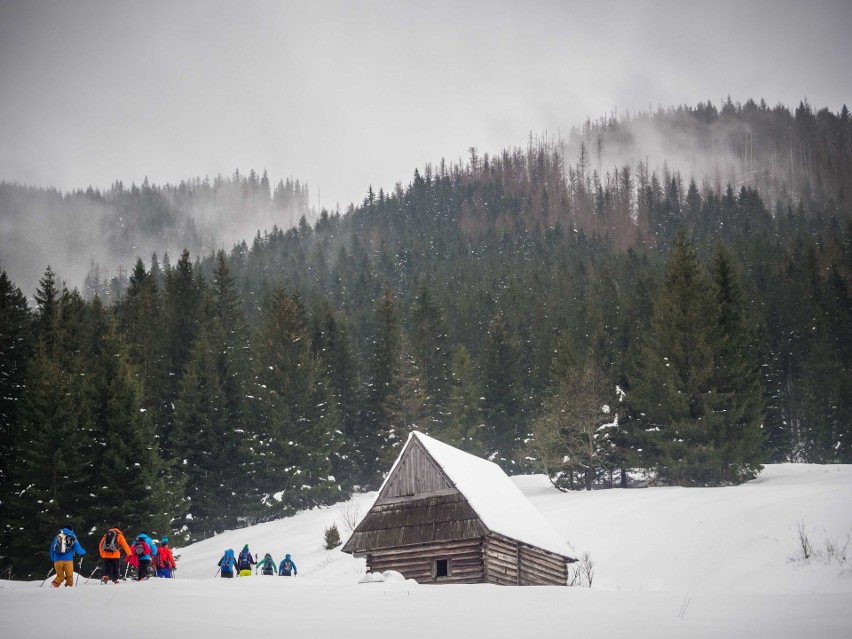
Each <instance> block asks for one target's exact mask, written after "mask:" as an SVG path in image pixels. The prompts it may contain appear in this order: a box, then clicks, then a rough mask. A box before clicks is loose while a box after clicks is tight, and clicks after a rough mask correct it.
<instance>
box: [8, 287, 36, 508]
mask: <svg viewBox="0 0 852 639" xmlns="http://www.w3.org/2000/svg"><path fill="white" fill-rule="evenodd" d="M31 324H32V317H31V313H30V309H29V305H28V304H27V298H26V297H25V296H24V294H23V293H22V292H21V289H19V288H18V287H17V286H15V285H14V284H12V282H11V280H9V277H8V276H7V275H6V272H5V271H3V272H2V273H0V450H4V451H8V450H11V446H12V442H13V441H14V438H15V431H16V429H17V423H18V415H17V414H18V405H19V404H20V401H21V399H22V397H23V396H24V391H25V387H24V379H25V375H26V370H27V363H28V362H29V360H30V358H31V357H32V349H33V343H32V342H33V340H32V325H31ZM9 461H11V458H10V456H8V455H0V495H2V494H3V492H4V488H5V485H6V483H7V481H8V478H9ZM3 502H5V500H4V499H2V498H0V519H2V518H3V517H2V511H3V505H2V503H3Z"/></svg>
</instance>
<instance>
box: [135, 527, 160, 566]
mask: <svg viewBox="0 0 852 639" xmlns="http://www.w3.org/2000/svg"><path fill="white" fill-rule="evenodd" d="M136 539H142V541H144V542H145V543H146V544H148V548H150V549H151V554H150V555H139V559H141V560H143V561H144V560H145V559H147V560H149V561H150V560H151V559H153V558H154V557H156V556H157V547H156V546H155V545H154V542H153V540H152V539H151V538H150V537H149V536H148V535H146V534H145V533H142V534H141V535H139V536H138V537H136ZM136 539H134V540H133V543H132V544H130V550H131V551H135V548H134V546H136Z"/></svg>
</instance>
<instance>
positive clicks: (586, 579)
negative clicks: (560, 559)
mask: <svg viewBox="0 0 852 639" xmlns="http://www.w3.org/2000/svg"><path fill="white" fill-rule="evenodd" d="M594 579H595V562H594V561H593V560H592V556H591V555H590V554H589V553H588V552H584V553H583V554H582V555H581V556H580V560H579V561H578V562H577V563H575V564H573V565H572V567H571V569H570V570H569V574H568V585H569V586H579V587H581V588H591V587H592V582H593V581H594Z"/></svg>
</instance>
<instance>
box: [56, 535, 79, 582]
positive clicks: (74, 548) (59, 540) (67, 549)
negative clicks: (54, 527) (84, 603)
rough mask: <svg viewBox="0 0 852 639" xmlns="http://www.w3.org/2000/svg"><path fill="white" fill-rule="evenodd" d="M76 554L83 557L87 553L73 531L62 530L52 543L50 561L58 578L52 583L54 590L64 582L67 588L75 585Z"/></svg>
mask: <svg viewBox="0 0 852 639" xmlns="http://www.w3.org/2000/svg"><path fill="white" fill-rule="evenodd" d="M74 553H77V554H78V555H80V556H83V555H85V554H86V551H85V550H83V547H82V546H81V545H80V542H79V541H77V535H75V534H74V531H73V530H71V529H70V528H62V529H61V530H60V531H59V534H58V535H56V537H54V538H53V541H52V542H51V543H50V561H52V562H53V568H54V570H56V577H54V578H53V581H52V582H51V585H52V586H53V587H54V588H59V584H61V583H62V581H63V580H65V587H66V588H67V587H68V586H73V585H74Z"/></svg>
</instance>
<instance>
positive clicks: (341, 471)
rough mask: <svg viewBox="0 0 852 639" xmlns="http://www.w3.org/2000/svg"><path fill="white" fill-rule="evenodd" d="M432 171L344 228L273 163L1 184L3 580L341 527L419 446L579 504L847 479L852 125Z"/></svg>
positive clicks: (479, 157)
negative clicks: (74, 184) (303, 513)
mask: <svg viewBox="0 0 852 639" xmlns="http://www.w3.org/2000/svg"><path fill="white" fill-rule="evenodd" d="M411 170H412V173H413V175H412V177H411V178H410V180H408V181H406V182H402V181H400V182H398V183H397V184H394V185H391V186H389V187H387V188H385V187H382V186H376V185H365V189H364V192H365V196H364V198H363V200H362V201H360V202H355V203H352V204H351V205H350V206H349V207H347V209H346V210H344V211H337V210H335V211H328V210H324V209H323V210H320V211H316V210H313V209H311V207H310V198H309V195H308V186H307V185H305V184H302V183H300V182H299V181H297V180H294V179H288V180H286V181H279V182H277V184H273V182H272V180H271V179H270V178H269V177H268V176H267V175H266V174H265V173H262V174H260V175H258V174H257V173H256V172H254V171H250V172H249V173H247V174H243V173H242V172H235V173H234V175H232V176H229V177H226V178H223V177H217V178H216V179H214V180H209V179H206V178H196V179H192V180H187V181H185V182H181V183H180V184H178V185H176V186H171V185H166V186H158V185H153V184H149V183H148V182H147V181H143V182H142V184H141V185H140V186H137V185H131V186H129V187H127V186H125V185H122V184H116V185H114V186H113V187H112V188H110V189H108V190H107V191H104V192H101V191H96V190H92V189H87V190H85V191H76V192H73V193H70V194H63V193H60V192H58V191H55V190H50V189H36V188H28V187H25V186H21V185H16V184H9V183H2V184H0V224H2V231H3V235H2V237H3V244H2V256H0V269H2V271H3V272H2V276H0V301H2V305H0V326H2V327H3V331H2V332H0V353H2V354H3V356H2V358H0V367H2V370H0V391H2V392H0V418H2V421H0V448H2V449H4V450H15V451H16V456H15V459H14V463H12V460H11V459H10V457H9V456H4V457H2V458H0V498H2V504H3V508H4V513H3V527H2V529H0V544H2V552H0V558H2V559H3V561H5V562H7V563H11V564H13V565H14V566H15V567H16V570H17V572H18V574H21V573H25V572H26V571H27V570H29V569H30V565H31V562H32V554H31V553H32V550H31V549H32V547H34V546H36V545H38V544H34V542H33V539H42V538H47V537H48V536H49V535H50V530H52V529H53V528H54V527H55V522H56V517H57V516H58V513H63V516H65V517H67V518H68V523H69V525H73V527H75V529H77V530H90V529H91V530H94V531H101V530H102V528H103V526H105V525H107V524H109V523H110V522H111V521H114V520H115V517H118V516H120V517H121V521H123V522H125V525H127V526H128V527H129V528H134V529H141V527H143V526H144V528H145V529H148V530H159V531H161V532H166V531H169V532H170V533H172V534H174V535H175V536H176V538H177V539H183V540H194V539H201V538H204V537H207V536H210V535H212V534H215V533H217V532H221V531H222V530H225V529H228V528H234V527H239V526H242V525H247V524H250V523H254V522H258V521H267V520H270V519H274V518H276V517H280V516H282V515H286V514H290V513H293V512H295V511H297V510H300V509H304V508H308V507H311V506H316V505H320V504H328V503H334V502H335V501H339V500H340V498H341V496H345V495H348V494H351V493H352V492H353V491H356V490H363V489H371V488H375V487H376V486H378V485H379V483H380V482H381V480H382V473H383V472H384V471H385V470H386V469H387V468H388V467H389V464H390V463H391V462H392V461H393V459H394V458H395V456H396V454H397V453H398V451H399V446H400V444H401V443H402V442H404V441H405V439H406V435H407V434H408V432H410V431H411V430H413V429H419V430H422V431H424V432H427V433H429V434H431V435H434V436H436V437H438V438H439V439H441V440H442V441H446V442H448V443H451V444H453V445H456V446H459V447H461V448H463V449H465V450H467V451H470V452H472V453H475V454H477V455H481V456H484V457H487V458H489V459H492V460H493V461H495V462H497V463H499V464H500V465H501V466H502V467H503V468H505V469H506V470H507V471H508V472H510V473H522V472H533V471H535V472H541V473H544V474H546V475H547V476H548V477H549V478H550V480H551V481H552V482H553V484H554V485H556V486H557V487H559V488H560V489H562V490H578V489H602V488H612V487H618V486H623V487H627V486H629V485H630V481H631V480H630V477H635V476H636V473H644V475H645V476H646V477H647V478H648V481H654V482H658V483H660V484H666V485H682V486H709V485H730V484H738V483H742V482H745V481H748V480H749V479H751V478H753V477H755V476H756V475H757V474H758V473H759V472H760V469H761V467H762V464H764V463H768V462H779V461H796V462H803V461H808V462H817V463H828V462H834V463H850V462H852V372H850V371H852V201H850V197H852V121H850V115H849V111H848V109H847V108H846V107H845V106H844V107H843V108H842V109H841V111H840V112H838V113H834V112H832V111H830V110H829V109H826V108H815V107H812V106H811V105H809V104H807V103H806V102H804V101H803V102H802V103H800V104H799V105H798V106H797V107H795V108H789V107H787V106H783V105H776V106H774V107H770V106H768V105H767V104H765V103H764V102H763V101H753V100H748V101H746V102H745V103H742V104H741V103H734V102H732V101H730V100H727V101H725V102H724V103H723V104H721V105H720V106H715V105H713V104H711V103H709V102H708V103H701V104H698V105H696V106H694V107H693V106H681V107H676V108H671V109H660V110H658V111H655V112H651V113H641V114H637V115H623V116H616V115H615V114H613V115H611V116H606V117H602V118H600V119H598V120H588V121H586V122H585V123H583V124H581V125H579V126H577V127H576V128H575V129H573V130H572V131H570V132H569V134H568V135H567V136H566V137H565V138H564V139H562V138H559V137H552V136H550V135H548V134H541V135H535V134H531V135H530V136H529V138H528V140H527V141H526V143H525V144H524V145H522V146H518V147H515V148H508V149H505V150H497V151H494V152H486V151H484V150H481V149H476V148H470V149H469V152H468V155H467V157H465V158H458V159H457V160H454V161H448V160H445V159H444V160H438V161H436V162H435V163H434V164H429V165H426V166H423V167H418V168H412V169H411ZM311 188H314V187H313V185H312V187H311ZM167 256H168V257H167ZM48 265H49V266H48ZM30 296H32V299H33V300H34V301H31V299H30ZM59 450H61V451H62V452H63V454H62V455H61V456H60V455H58V454H47V455H46V454H45V451H47V452H50V451H53V453H56V452H57V451H59ZM74 460H85V462H86V463H84V464H83V465H80V464H77V463H76V461H74ZM628 471H630V472H628ZM114 485H118V486H131V485H132V486H136V487H137V488H135V489H134V490H133V491H130V493H127V494H125V493H124V492H123V491H109V490H103V489H102V488H98V487H103V486H107V487H108V486H114ZM117 493H121V494H117ZM225 502H227V503H229V504H233V506H232V507H231V508H228V509H222V508H221V504H222V503H225ZM24 525H26V529H27V530H28V531H29V533H30V534H31V535H32V538H30V537H29V535H27V536H26V538H24V537H23V536H21V535H20V534H19V532H18V531H20V530H21V529H23V527H24ZM110 525H111V524H110Z"/></svg>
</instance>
